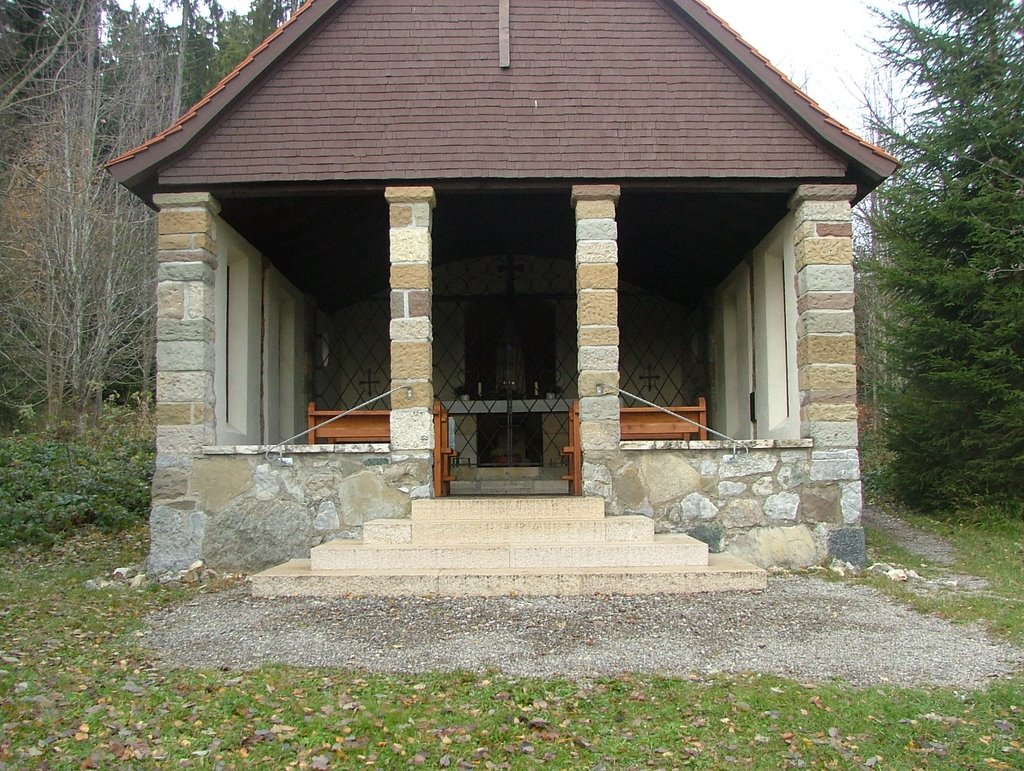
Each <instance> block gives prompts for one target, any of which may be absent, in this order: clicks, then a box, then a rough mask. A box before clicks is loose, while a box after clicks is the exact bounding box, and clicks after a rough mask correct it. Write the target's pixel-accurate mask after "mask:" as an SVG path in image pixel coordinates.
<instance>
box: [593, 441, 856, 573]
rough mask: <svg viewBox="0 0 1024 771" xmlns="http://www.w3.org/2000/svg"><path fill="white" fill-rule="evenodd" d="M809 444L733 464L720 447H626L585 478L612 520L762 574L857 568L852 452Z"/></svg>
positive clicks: (761, 445)
mask: <svg viewBox="0 0 1024 771" xmlns="http://www.w3.org/2000/svg"><path fill="white" fill-rule="evenodd" d="M810 444H811V443H810V442H809V441H807V440H793V441H760V442H753V443H750V442H748V445H752V447H751V449H750V451H749V452H746V451H744V450H742V449H741V450H740V451H739V453H738V454H737V455H736V456H735V457H734V456H733V454H732V449H731V447H730V446H729V445H728V444H726V443H718V442H692V443H689V445H687V444H686V443H681V442H623V443H622V449H621V450H620V451H619V452H618V453H614V454H609V455H608V457H607V458H602V459H601V463H599V464H593V466H592V467H591V468H589V469H588V468H585V469H584V478H587V479H588V483H587V490H586V492H587V494H588V495H598V496H601V497H604V498H605V499H606V500H607V501H608V502H609V503H608V512H609V513H610V514H644V515H646V516H649V517H653V518H654V520H655V522H656V523H657V528H658V530H659V531H660V532H665V533H686V534H689V535H691V536H693V537H695V538H698V539H700V540H702V541H705V542H706V543H708V544H709V545H710V547H711V550H712V551H716V552H717V551H729V552H730V553H731V554H735V555H736V556H738V557H742V558H744V559H747V560H750V561H751V562H754V563H755V564H758V565H761V566H763V567H769V566H784V567H803V566H806V565H811V564H814V563H818V562H822V561H826V560H831V559H833V558H839V559H842V560H844V561H847V562H852V563H854V564H863V563H864V561H865V554H864V531H863V529H862V528H861V527H860V514H861V483H860V464H859V459H858V455H857V451H856V450H852V449H844V450H816V449H812V448H811V447H810Z"/></svg>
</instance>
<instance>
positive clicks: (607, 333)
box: [572, 185, 620, 500]
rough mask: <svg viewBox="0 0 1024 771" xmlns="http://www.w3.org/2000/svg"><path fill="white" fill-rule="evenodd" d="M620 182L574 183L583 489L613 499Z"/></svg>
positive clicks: (616, 444) (616, 446)
mask: <svg viewBox="0 0 1024 771" xmlns="http://www.w3.org/2000/svg"><path fill="white" fill-rule="evenodd" d="M618 200H619V186H618V185H575V186H574V187H573V189H572V203H573V207H574V208H575V211H576V323H577V327H576V329H577V345H578V359H577V364H578V387H579V395H580V444H581V446H582V449H583V490H584V494H586V495H601V496H603V497H605V498H606V499H608V500H610V499H611V489H610V474H609V472H608V469H607V465H606V463H605V462H603V461H606V460H607V459H608V458H609V457H610V456H612V455H615V454H617V453H618V450H619V438H620V431H619V396H618V393H617V392H616V391H615V390H614V389H616V388H618V385H619V268H618V259H619V258H618V241H617V238H618V229H617V226H616V224H615V204H616V202H617V201H618Z"/></svg>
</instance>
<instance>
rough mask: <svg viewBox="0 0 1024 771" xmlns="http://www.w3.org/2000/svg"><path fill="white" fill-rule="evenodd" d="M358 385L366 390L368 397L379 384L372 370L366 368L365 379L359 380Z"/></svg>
mask: <svg viewBox="0 0 1024 771" xmlns="http://www.w3.org/2000/svg"><path fill="white" fill-rule="evenodd" d="M359 385H360V386H362V387H363V389H364V390H365V391H366V396H367V397H370V396H373V394H374V392H375V391H376V390H377V386H379V385H380V381H379V380H378V379H377V378H375V377H374V376H373V370H372V369H368V370H366V380H360V381H359Z"/></svg>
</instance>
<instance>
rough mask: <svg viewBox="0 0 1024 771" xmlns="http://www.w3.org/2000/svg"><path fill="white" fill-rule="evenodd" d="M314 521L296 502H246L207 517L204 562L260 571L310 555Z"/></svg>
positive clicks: (303, 507) (218, 565)
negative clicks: (310, 537)
mask: <svg viewBox="0 0 1024 771" xmlns="http://www.w3.org/2000/svg"><path fill="white" fill-rule="evenodd" d="M311 528H312V518H311V516H310V512H309V510H308V509H307V507H306V506H304V505H303V504H301V503H298V502H295V501H282V500H266V501H260V500H252V499H244V500H241V501H236V502H235V503H233V504H231V505H229V506H228V507H226V508H225V509H224V510H223V511H220V512H218V513H216V514H209V515H208V516H207V518H206V532H205V536H204V538H203V559H204V560H205V561H206V562H207V563H208V564H210V565H216V566H217V567H218V568H220V569H222V570H243V571H258V570H264V569H266V568H269V567H273V566H274V565H280V564H281V563H282V562H287V561H288V560H291V559H301V558H303V557H308V556H309V536H310V530H311Z"/></svg>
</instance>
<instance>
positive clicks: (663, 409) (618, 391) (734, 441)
mask: <svg viewBox="0 0 1024 771" xmlns="http://www.w3.org/2000/svg"><path fill="white" fill-rule="evenodd" d="M605 390H609V391H614V392H615V393H616V394H618V395H619V396H628V397H629V398H630V399H636V400H637V401H638V402H640V403H642V404H646V405H647V406H648V407H653V408H654V409H656V410H660V411H661V412H664V413H665V414H666V415H671V416H672V417H673V418H677V419H679V420H682V421H684V422H686V423H690V424H691V425H694V426H697V428H703V429H704V430H705V431H707V432H708V433H709V434H714V435H715V436H720V437H721V438H722V439H724V440H725V441H727V442H729V443H730V444H731V445H732V457H734V458H735V457H736V456H737V455H739V452H738V448H740V447H742V448H743V450H744V452H745V453H746V454H747V455H749V454H750V447H749V446H747V445H746V444H744V442H743V440H742V439H734V438H733V437H731V436H727V435H726V434H723V433H721V432H720V431H715V429H713V428H709V427H708V426H705V425H704V424H703V423H699V422H698V421H696V420H693V419H691V418H688V417H686V416H685V415H679V414H678V413H675V412H672V410H670V409H668V408H666V407H662V406H661V405H660V404H655V403H654V402H649V401H647V400H646V399H645V398H644V397H642V396H637V395H636V394H633V393H630V392H629V391H626V390H625V389H622V388H617V387H616V386H610V385H605V384H604V383H599V384H598V386H597V391H598V393H599V394H600V393H602V392H603V391H605Z"/></svg>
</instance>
